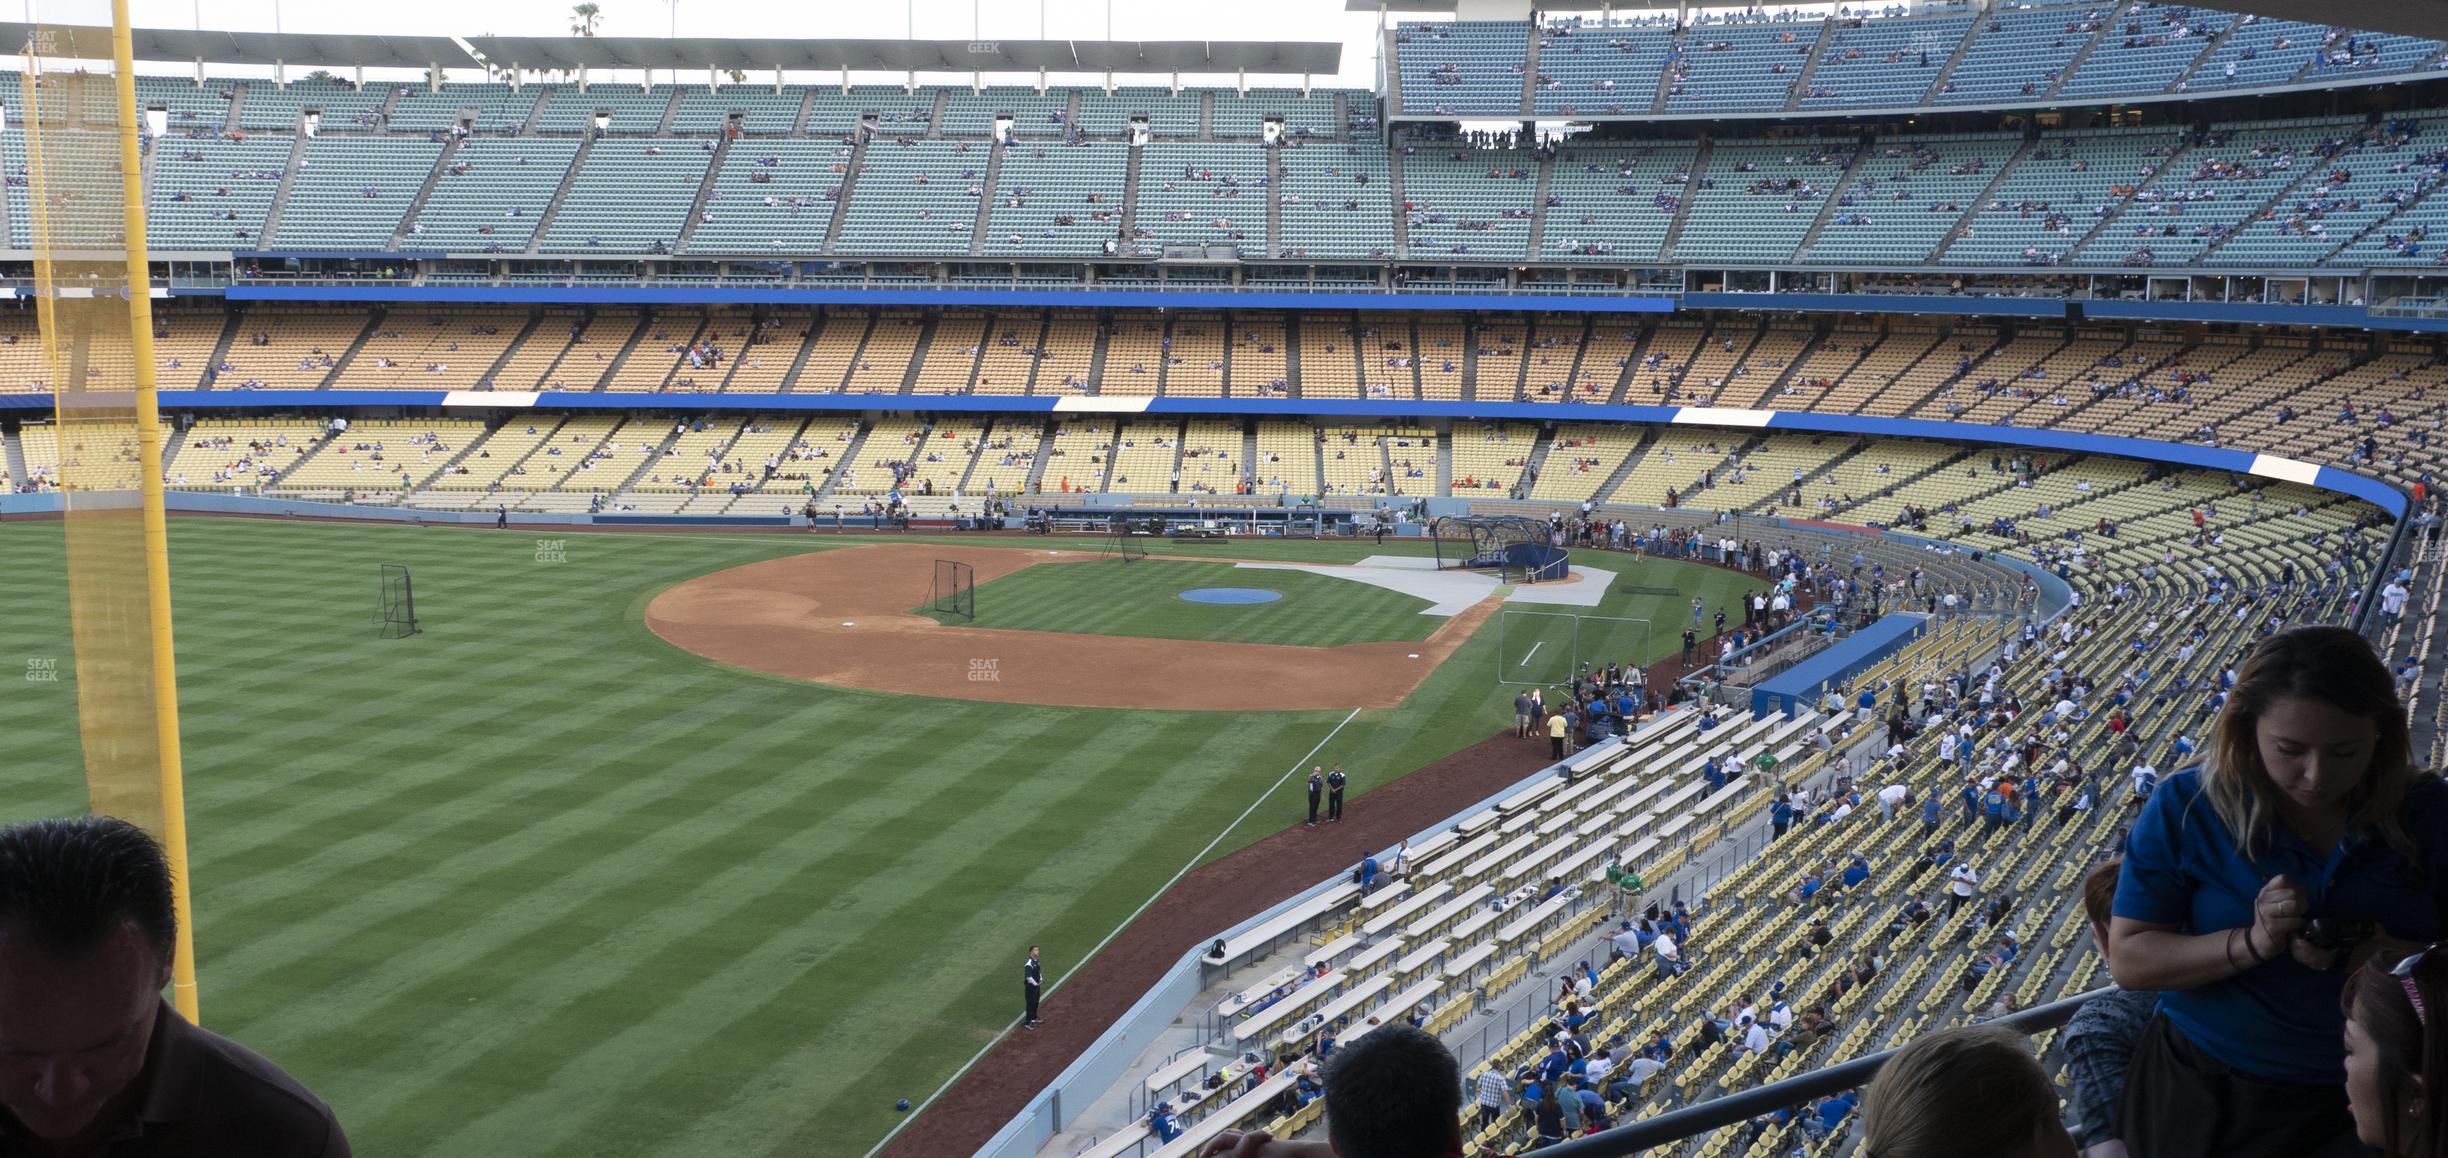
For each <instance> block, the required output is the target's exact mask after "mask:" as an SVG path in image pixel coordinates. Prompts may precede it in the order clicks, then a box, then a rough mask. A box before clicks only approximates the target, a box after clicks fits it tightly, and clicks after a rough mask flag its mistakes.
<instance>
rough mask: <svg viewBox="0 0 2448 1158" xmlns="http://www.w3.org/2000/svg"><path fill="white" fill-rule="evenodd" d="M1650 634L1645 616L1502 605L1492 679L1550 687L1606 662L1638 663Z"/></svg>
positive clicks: (1646, 653) (1644, 658)
mask: <svg viewBox="0 0 2448 1158" xmlns="http://www.w3.org/2000/svg"><path fill="white" fill-rule="evenodd" d="M1650 635H1651V631H1650V623H1649V621H1648V620H1646V619H1632V618H1626V617H1622V616H1613V615H1576V614H1573V613H1571V612H1568V611H1529V610H1523V609H1519V608H1515V607H1511V606H1508V607H1506V608H1505V609H1504V610H1503V611H1501V612H1500V613H1498V614H1497V616H1496V682H1497V683H1500V684H1530V685H1535V686H1543V687H1554V686H1557V685H1559V684H1563V683H1566V682H1568V681H1570V680H1571V679H1572V678H1573V677H1574V676H1577V675H1579V674H1581V673H1582V672H1584V671H1588V670H1591V669H1594V668H1602V667H1605V666H1606V665H1608V664H1610V663H1620V664H1623V665H1625V666H1627V667H1639V666H1643V665H1646V664H1647V663H1648V662H1649V640H1650Z"/></svg>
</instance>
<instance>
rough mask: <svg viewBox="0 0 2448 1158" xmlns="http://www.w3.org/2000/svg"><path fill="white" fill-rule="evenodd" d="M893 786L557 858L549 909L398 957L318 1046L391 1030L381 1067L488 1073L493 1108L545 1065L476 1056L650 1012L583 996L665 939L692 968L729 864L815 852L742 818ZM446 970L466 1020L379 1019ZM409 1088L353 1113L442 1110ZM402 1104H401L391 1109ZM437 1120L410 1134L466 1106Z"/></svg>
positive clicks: (424, 998) (865, 798)
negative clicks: (474, 994)
mask: <svg viewBox="0 0 2448 1158" xmlns="http://www.w3.org/2000/svg"><path fill="white" fill-rule="evenodd" d="M898 747H899V746H889V747H880V748H879V749H878V754H879V756H880V757H881V758H884V759H892V758H894V757H895V756H897V755H898V754H899V753H898V752H897V751H896V749H897V748H898ZM845 780H846V781H847V782H845ZM894 787H895V782H894V780H893V779H892V778H886V777H869V778H864V781H863V782H862V779H861V778H858V777H847V778H834V779H818V778H810V779H808V780H807V782H806V783H805V784H804V785H801V786H800V787H799V788H798V790H797V791H796V792H795V793H793V794H791V795H789V796H787V797H784V798H782V799H779V800H775V801H773V802H771V803H770V805H769V806H768V807H766V808H764V809H745V808H742V809H719V808H712V809H708V810H706V811H704V812H702V813H700V814H699V815H698V816H696V817H692V818H690V819H689V820H687V821H685V822H683V823H680V824H676V825H670V826H666V827H665V828H664V829H663V830H662V831H659V832H656V833H653V834H651V835H649V836H648V837H646V838H645V839H644V840H643V841H642V842H641V846H640V847H639V848H637V849H636V850H635V851H634V853H632V854H631V855H628V856H625V857H618V858H608V857H593V856H584V855H581V856H580V857H579V858H578V859H576V860H574V861H573V863H570V864H569V865H568V866H567V872H566V873H565V875H564V877H563V878H562V879H561V880H560V881H559V882H558V883H557V887H556V888H554V889H553V890H552V892H553V894H554V895H553V897H552V903H551V905H550V907H549V908H543V907H538V906H535V905H529V906H527V907H525V908H523V909H521V910H519V911H512V912H505V913H503V914H501V916H502V923H501V925H500V926H499V927H498V928H497V929H496V930H493V931H490V932H489V933H488V935H486V936H485V937H483V938H481V939H478V938H471V939H469V940H470V943H467V944H463V945H458V946H453V947H450V950H449V952H448V953H447V954H446V957H447V958H449V959H446V960H442V961H433V960H409V961H405V962H401V963H399V965H398V967H397V970H396V971H397V972H398V973H399V974H400V978H399V981H400V986H401V991H400V992H399V993H398V994H397V995H396V996H395V997H394V998H392V999H391V1000H388V1001H386V1002H384V1003H383V1006H382V1007H380V1008H372V1009H367V1010H365V1011H364V1012H363V1014H362V1015H361V1016H360V1017H358V1018H357V1019H356V1020H357V1021H358V1024H357V1025H355V1026H335V1027H334V1028H333V1030H332V1032H331V1034H330V1036H329V1041H328V1043H327V1044H329V1045H330V1046H331V1047H333V1048H346V1047H347V1046H348V1043H349V1042H351V1041H355V1040H361V1039H363V1038H364V1037H365V1036H366V1035H367V1034H369V1033H373V1034H379V1033H381V1032H383V1031H385V1030H386V1029H389V1030H391V1031H393V1032H395V1033H400V1034H403V1035H404V1036H402V1037H399V1038H395V1039H394V1040H398V1041H400V1043H401V1047H402V1050H403V1052H401V1053H400V1054H399V1055H397V1056H393V1057H390V1058H387V1059H382V1058H378V1059H374V1060H376V1061H387V1062H388V1063H389V1065H388V1066H387V1067H382V1068H390V1069H393V1070H395V1071H396V1069H397V1067H401V1066H406V1067H408V1068H409V1069H411V1070H412V1071H413V1072H415V1073H416V1074H417V1075H418V1076H417V1080H418V1081H434V1082H450V1081H453V1080H454V1075H461V1076H464V1075H465V1074H466V1073H467V1072H469V1071H471V1070H474V1069H487V1070H488V1075H487V1076H486V1077H484V1078H482V1079H474V1078H470V1079H468V1080H469V1081H481V1082H482V1083H483V1084H482V1085H481V1086H480V1087H479V1088H486V1089H489V1090H492V1091H493V1097H492V1098H491V1099H489V1101H488V1105H493V1104H498V1103H499V1102H500V1101H502V1100H504V1099H506V1098H507V1097H508V1096H509V1092H510V1091H511V1090H513V1089H516V1088H517V1087H518V1086H519V1085H520V1083H522V1082H524V1081H528V1080H533V1079H534V1078H535V1077H537V1076H539V1074H540V1073H541V1072H549V1070H550V1068H551V1067H550V1065H549V1064H547V1065H544V1067H543V1069H542V1070H541V1071H539V1070H538V1069H537V1065H538V1063H537V1062H535V1061H533V1060H532V1059H522V1060H521V1061H520V1062H519V1063H518V1064H517V1065H515V1066H510V1067H506V1068H501V1069H499V1070H498V1072H494V1071H492V1070H491V1069H490V1067H487V1066H486V1065H484V1063H483V1059H485V1058H487V1057H490V1056H492V1055H493V1054H494V1053H495V1051H499V1050H504V1049H519V1048H539V1047H540V1048H542V1049H545V1050H548V1051H567V1050H569V1049H571V1048H573V1046H574V1044H575V1042H576V1041H577V1040H579V1039H583V1038H585V1037H586V1036H587V1035H590V1034H596V1033H604V1034H609V1033H613V1032H617V1030H618V1028H619V1027H620V1026H621V1025H622V1024H626V1023H628V1022H630V1021H633V1020H635V1019H636V1018H637V1017H638V1016H641V1014H642V1010H644V1009H646V1008H651V1005H650V1004H648V1003H650V1002H652V1001H654V1000H656V999H657V998H658V997H659V996H660V993H659V991H658V990H656V989H655V988H653V987H635V988H629V989H625V990H623V991H622V992H621V995H620V999H619V1000H614V1001H610V1002H604V1001H591V1002H590V1001H585V1000H584V999H585V998H586V997H587V996H588V995H589V994H590V993H593V992H596V991H597V990H599V989H608V988H612V987H613V981H614V979H617V978H619V977H623V976H626V975H627V974H628V973H630V972H632V971H634V970H635V969H636V968H637V967H638V959H639V957H640V955H641V954H647V953H657V952H663V951H666V950H669V949H673V948H676V949H677V950H678V951H680V952H682V953H683V954H684V955H686V956H687V957H689V958H690V959H691V960H693V961H694V962H695V964H696V967H697V968H698V969H700V970H702V969H703V968H704V967H705V966H706V965H707V963H708V962H710V961H711V960H713V958H712V957H711V956H710V955H708V954H702V953H698V952H697V951H696V950H695V948H694V946H695V945H696V944H697V939H698V937H700V936H701V935H702V933H703V928H702V926H703V922H704V921H705V920H707V919H709V918H710V917H711V916H712V915H713V914H714V913H715V912H716V911H718V907H717V905H716V903H715V902H716V899H717V898H718V897H719V894H720V892H721V891H722V890H723V889H724V888H725V887H726V886H725V885H724V884H723V883H722V882H724V881H730V882H732V883H733V884H736V883H737V882H738V880H739V879H740V878H739V877H738V875H737V874H740V873H748V874H755V873H763V872H774V871H779V867H780V866H781V865H784V864H786V863H788V862H789V861H790V860H791V859H792V857H793V855H794V854H797V853H799V852H800V851H801V850H805V852H806V854H807V855H817V854H819V853H820V852H821V850H822V849H823V848H824V847H825V846H824V843H823V842H821V841H818V840H814V839H802V840H798V841H788V842H776V843H771V844H761V843H755V842H750V841H746V840H743V839H742V838H743V837H744V836H746V835H748V831H749V830H750V829H751V828H752V827H754V826H757V825H759V824H766V823H770V824H772V825H773V826H775V827H777V828H781V827H788V826H790V825H791V823H792V818H794V817H803V816H805V815H806V814H807V812H808V811H810V810H811V808H812V806H813V803H814V802H816V801H819V800H830V801H833V802H835V803H836V804H837V806H838V808H839V809H840V815H842V816H843V820H842V823H844V824H846V825H850V826H853V827H855V826H859V825H862V824H864V823H865V820H864V819H863V818H864V817H865V816H867V815H868V814H869V813H871V812H873V811H875V810H876V809H875V808H874V807H872V806H871V802H873V801H878V800H880V801H881V808H882V809H885V810H888V811H886V812H885V813H884V814H885V815H897V814H898V810H899V809H900V808H903V807H906V805H904V804H902V803H899V802H897V801H896V800H895V799H894V798H893V797H892V796H891V795H890V793H891V790H892V789H893V788H894ZM944 790H945V791H955V790H957V785H956V784H954V783H950V782H947V783H946V785H945V786H944ZM768 818H771V819H770V820H769V819H768ZM801 835H802V836H803V837H804V836H806V835H807V834H804V833H803V834H801ZM581 852H582V853H583V850H581ZM453 972H457V973H460V974H469V973H473V974H474V975H476V976H478V977H482V978H485V979H487V980H488V981H490V982H492V984H491V985H489V986H487V987H486V988H484V989H482V990H481V991H480V992H481V993H482V996H481V997H480V998H479V1000H478V1001H477V1002H475V1003H474V1007H473V1008H468V1009H466V1010H465V1015H464V1016H453V1017H451V1018H448V1019H446V1020H444V1021H442V1022H440V1023H438V1024H433V1025H415V1024H413V1023H411V1024H406V1025H391V1024H390V1023H391V1022H393V1021H394V1020H395V1019H399V1018H413V1017H414V1016H415V1015H416V1014H417V1013H418V1011H419V1010H420V1009H422V1008H425V1007H428V1006H430V1004H431V998H432V997H433V996H434V993H433V992H431V991H433V990H435V989H436V988H437V987H438V986H439V985H440V984H442V983H441V982H440V981H439V978H441V977H443V976H445V975H448V974H451V973H453ZM445 995H447V991H445ZM375 1072H379V1069H378V1071H375ZM414 1094H415V1091H414V1090H413V1089H412V1088H408V1089H403V1088H396V1087H393V1088H386V1089H385V1090H383V1091H381V1092H379V1093H377V1094H376V1095H375V1096H373V1097H372V1098H370V1099H369V1100H368V1101H367V1102H366V1104H365V1109H366V1110H367V1111H368V1112H369V1113H371V1114H376V1115H378V1117H377V1122H378V1124H379V1123H381V1122H383V1121H384V1119H382V1118H381V1117H379V1115H384V1114H388V1113H392V1112H394V1111H395V1109H396V1110H397V1112H399V1113H402V1114H404V1115H406V1116H408V1117H421V1118H426V1119H432V1116H433V1112H434V1111H435V1110H436V1109H438V1108H440V1107H439V1106H438V1105H437V1104H436V1103H435V1102H433V1101H431V1100H427V1099H420V1098H416V1097H414V1096H413V1095H414ZM403 1104H405V1105H406V1108H405V1109H398V1107H400V1106H402V1105H403ZM444 1118H445V1119H447V1120H426V1121H423V1122H422V1123H421V1124H419V1125H416V1126H415V1127H414V1131H416V1132H412V1133H411V1136H417V1137H424V1138H430V1137H434V1136H436V1135H438V1134H440V1133H443V1132H447V1131H448V1130H449V1129H450V1128H452V1127H454V1126H456V1125H458V1124H460V1123H461V1122H463V1121H465V1120H466V1109H465V1107H461V1108H460V1109H459V1110H458V1111H456V1112H455V1113H451V1114H447V1115H444ZM396 1125H397V1126H398V1127H399V1128H400V1129H402V1130H404V1131H406V1130H409V1129H410V1127H411V1123H409V1122H407V1121H405V1120H403V1121H400V1122H398V1123H396Z"/></svg>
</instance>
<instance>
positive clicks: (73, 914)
mask: <svg viewBox="0 0 2448 1158" xmlns="http://www.w3.org/2000/svg"><path fill="white" fill-rule="evenodd" d="M130 922H133V923H134V924H135V926H136V931H137V932H138V933H140V934H142V935H143V937H144V939H145V942H146V944H148V945H150V946H152V947H153V948H154V950H155V951H157V952H158V953H160V955H161V959H162V961H163V962H164V963H167V962H168V961H169V960H170V959H171V957H172V955H173V954H174V953H175V952H176V950H177V945H178V910H177V908H176V906H175V904H174V903H173V901H172V900H171V896H170V862H169V861H168V859H166V858H165V857H164V856H163V855H162V849H161V846H160V845H159V844H156V843H154V841H153V838H152V837H151V836H149V835H146V833H145V831H144V830H143V829H141V828H138V827H136V826H135V825H133V824H129V823H128V822H127V821H124V820H120V819H117V818H115V817H109V816H78V817H70V818H67V819H61V820H30V821H27V822H25V823H23V824H13V825H10V826H8V827H7V828H0V928H7V929H9V930H11V931H12V932H15V933H18V934H21V935H24V936H27V937H30V938H31V939H32V941H33V943H34V944H35V945H37V946H39V947H40V948H42V949H43V950H45V951H47V952H50V953H53V954H55V955H58V956H60V957H75V956H78V955H80V954H83V953H84V952H85V951H87V950H89V949H92V948H93V947H94V946H96V945H99V944H101V943H102V942H103V941H105V940H107V939H109V937H110V936H111V934H113V933H115V932H117V931H118V930H119V929H120V928H121V927H122V926H124V925H126V924H128V923H130Z"/></svg>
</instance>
